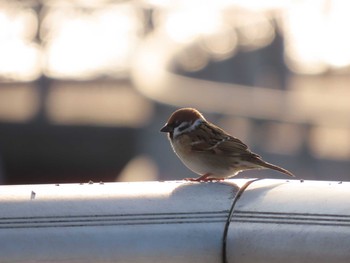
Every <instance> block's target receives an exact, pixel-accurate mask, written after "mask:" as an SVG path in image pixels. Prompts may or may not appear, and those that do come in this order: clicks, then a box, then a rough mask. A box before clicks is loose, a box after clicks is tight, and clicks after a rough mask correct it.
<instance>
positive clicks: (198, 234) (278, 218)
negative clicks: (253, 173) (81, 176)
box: [0, 179, 350, 263]
mask: <svg viewBox="0 0 350 263" xmlns="http://www.w3.org/2000/svg"><path fill="white" fill-rule="evenodd" d="M349 187H350V184H349V183H341V184H340V183H338V182H312V181H305V182H301V181H297V180H294V181H285V180H257V181H254V180H243V179H235V180H226V181H225V182H220V183H187V182H178V181H174V182H142V183H107V184H102V183H101V184H99V183H97V184H96V183H95V184H84V185H79V184H64V185H20V186H1V187H0V262H74V263H78V262H94V263H97V262H104V263H105V262H143V263H145V262H146V263H147V262H223V261H226V262H281V261H282V260H283V262H310V263H311V262H349V259H350V249H349V247H350V206H349V201H348V200H350V198H349V197H350V188H349ZM233 204H234V205H233ZM230 212H232V213H230ZM225 226H226V228H225ZM224 244H225V247H223V246H224ZM223 252H224V254H223Z"/></svg>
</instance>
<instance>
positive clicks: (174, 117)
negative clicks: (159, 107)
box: [167, 108, 204, 124]
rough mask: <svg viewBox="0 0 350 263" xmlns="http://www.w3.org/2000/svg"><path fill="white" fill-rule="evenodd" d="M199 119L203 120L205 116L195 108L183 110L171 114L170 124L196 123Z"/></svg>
mask: <svg viewBox="0 0 350 263" xmlns="http://www.w3.org/2000/svg"><path fill="white" fill-rule="evenodd" d="M197 119H203V120H204V117H203V115H202V114H201V113H200V112H199V111H197V110H196V109H193V108H182V109H178V110H177V111H175V112H174V113H173V114H171V116H170V118H169V120H168V122H167V123H168V124H172V123H175V122H194V121H195V120H197Z"/></svg>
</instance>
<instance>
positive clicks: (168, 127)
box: [160, 124, 174, 132]
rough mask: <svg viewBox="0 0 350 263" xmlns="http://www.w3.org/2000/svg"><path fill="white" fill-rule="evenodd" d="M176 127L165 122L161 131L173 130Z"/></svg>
mask: <svg viewBox="0 0 350 263" xmlns="http://www.w3.org/2000/svg"><path fill="white" fill-rule="evenodd" d="M173 130H174V129H173V127H171V126H170V125H168V124H165V125H164V127H163V128H161V129H160V131H161V132H172V131H173Z"/></svg>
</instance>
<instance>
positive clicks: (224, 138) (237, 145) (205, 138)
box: [191, 123, 252, 156]
mask: <svg viewBox="0 0 350 263" xmlns="http://www.w3.org/2000/svg"><path fill="white" fill-rule="evenodd" d="M197 133H198V134H197V136H196V137H195V138H193V141H192V143H191V146H192V149H191V150H192V151H196V152H204V151H210V150H212V151H213V152H215V153H216V154H223V155H226V156H227V155H231V156H240V155H245V154H252V153H251V152H250V151H249V149H248V146H247V145H246V144H244V143H243V142H242V141H241V140H239V139H237V138H235V137H233V136H231V135H229V134H228V133H226V132H225V131H224V130H222V129H220V128H219V127H217V126H215V125H213V124H209V125H208V124H205V123H203V124H202V125H201V127H200V129H198V130H197Z"/></svg>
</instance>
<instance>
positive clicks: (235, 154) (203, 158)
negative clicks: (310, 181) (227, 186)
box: [160, 108, 294, 181]
mask: <svg viewBox="0 0 350 263" xmlns="http://www.w3.org/2000/svg"><path fill="white" fill-rule="evenodd" d="M160 131H161V132H167V133H168V138H169V140H170V143H171V146H172V148H173V150H174V152H175V153H176V155H177V156H178V157H179V158H180V160H181V161H182V162H183V163H184V164H185V165H186V166H187V167H188V168H189V169H190V170H192V171H193V172H195V173H197V174H199V175H200V177H198V178H186V179H185V180H189V181H213V180H224V179H226V178H230V177H233V176H235V175H236V174H238V173H239V172H241V171H244V170H250V169H268V168H269V169H273V170H276V171H279V172H281V173H284V174H287V175H289V176H294V175H293V174H292V173H291V172H289V171H287V170H286V169H283V168H281V167H279V166H277V165H273V164H271V163H268V162H265V161H264V160H263V159H262V158H261V157H260V156H259V155H257V154H255V153H253V152H251V151H250V150H249V149H248V146H247V145H245V144H244V143H243V142H242V141H240V140H239V139H237V138H235V137H233V136H231V135H229V134H228V133H227V132H225V131H224V130H222V129H221V128H219V127H217V126H215V125H214V124H212V123H210V122H208V121H207V120H206V119H205V118H204V117H203V115H202V114H201V113H200V112H199V111H197V110H196V109H193V108H183V109H179V110H177V111H175V112H174V113H173V114H172V115H171V116H170V118H169V120H168V122H167V123H166V124H165V125H164V127H163V128H162V129H161V130H160Z"/></svg>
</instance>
